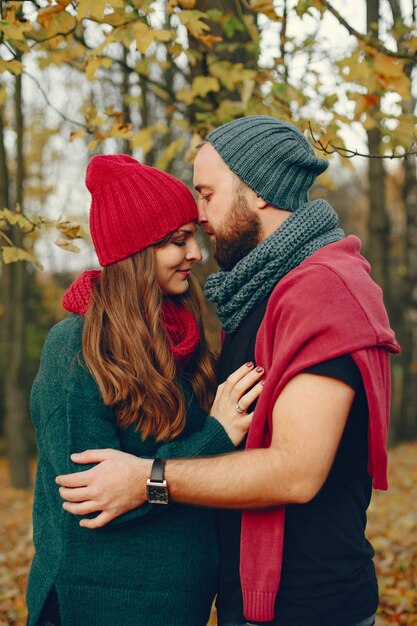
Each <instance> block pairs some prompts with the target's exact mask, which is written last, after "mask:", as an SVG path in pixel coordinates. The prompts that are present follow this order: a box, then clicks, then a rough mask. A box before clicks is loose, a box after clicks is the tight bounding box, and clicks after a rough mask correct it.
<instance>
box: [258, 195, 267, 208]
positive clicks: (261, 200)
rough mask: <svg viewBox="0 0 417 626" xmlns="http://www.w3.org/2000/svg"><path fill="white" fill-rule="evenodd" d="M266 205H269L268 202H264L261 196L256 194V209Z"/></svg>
mask: <svg viewBox="0 0 417 626" xmlns="http://www.w3.org/2000/svg"><path fill="white" fill-rule="evenodd" d="M267 206H269V204H268V203H267V202H265V200H264V199H263V198H261V196H256V207H257V208H258V209H265V208H266V207H267Z"/></svg>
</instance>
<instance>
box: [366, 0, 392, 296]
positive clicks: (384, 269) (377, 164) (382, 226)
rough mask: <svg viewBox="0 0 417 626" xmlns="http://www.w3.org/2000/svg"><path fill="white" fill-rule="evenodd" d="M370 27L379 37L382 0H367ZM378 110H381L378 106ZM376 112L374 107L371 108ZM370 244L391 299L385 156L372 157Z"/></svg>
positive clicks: (372, 134) (376, 149) (376, 146)
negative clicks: (380, 1) (380, 2)
mask: <svg viewBox="0 0 417 626" xmlns="http://www.w3.org/2000/svg"><path fill="white" fill-rule="evenodd" d="M366 8H367V15H366V23H367V31H368V33H372V34H373V35H374V36H375V37H378V21H379V0H367V2H366ZM374 113H377V109H376V108H375V110H374ZM369 115H372V111H369ZM367 135H368V147H369V153H370V154H380V152H381V132H380V130H379V128H372V129H370V130H368V131H367ZM368 167H369V170H368V181H369V248H368V255H369V260H370V262H371V266H372V276H373V278H374V280H375V281H376V282H377V283H378V284H379V285H380V286H381V287H382V289H383V290H384V296H385V302H386V303H387V305H388V308H389V303H390V281H389V249H390V246H389V242H390V223H389V219H388V215H387V212H386V208H385V189H384V182H385V168H384V163H383V160H382V159H372V158H371V159H369V165H368Z"/></svg>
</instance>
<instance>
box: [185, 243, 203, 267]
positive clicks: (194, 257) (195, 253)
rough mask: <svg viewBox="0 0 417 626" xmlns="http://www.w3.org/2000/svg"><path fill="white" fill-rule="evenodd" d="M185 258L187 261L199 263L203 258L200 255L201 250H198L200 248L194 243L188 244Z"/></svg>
mask: <svg viewBox="0 0 417 626" xmlns="http://www.w3.org/2000/svg"><path fill="white" fill-rule="evenodd" d="M185 258H186V259H187V260H188V261H197V262H198V261H201V259H202V258H203V255H202V254H201V250H200V246H199V245H198V243H197V242H196V241H194V242H193V243H190V246H189V248H188V250H187V254H186V255H185Z"/></svg>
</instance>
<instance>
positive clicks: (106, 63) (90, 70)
mask: <svg viewBox="0 0 417 626" xmlns="http://www.w3.org/2000/svg"><path fill="white" fill-rule="evenodd" d="M111 64H112V60H111V59H109V58H108V57H93V58H92V59H90V60H89V61H88V63H87V66H86V68H85V76H86V78H87V80H93V78H94V75H95V73H96V72H97V70H98V68H99V67H105V68H107V69H108V68H109V67H110V66H111Z"/></svg>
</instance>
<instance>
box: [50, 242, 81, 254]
mask: <svg viewBox="0 0 417 626" xmlns="http://www.w3.org/2000/svg"><path fill="white" fill-rule="evenodd" d="M54 243H55V245H57V246H58V247H59V248H62V250H66V251H67V252H76V253H78V252H81V248H79V247H78V246H76V245H75V244H74V243H71V242H70V241H65V240H64V239H56V240H55V242H54Z"/></svg>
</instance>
